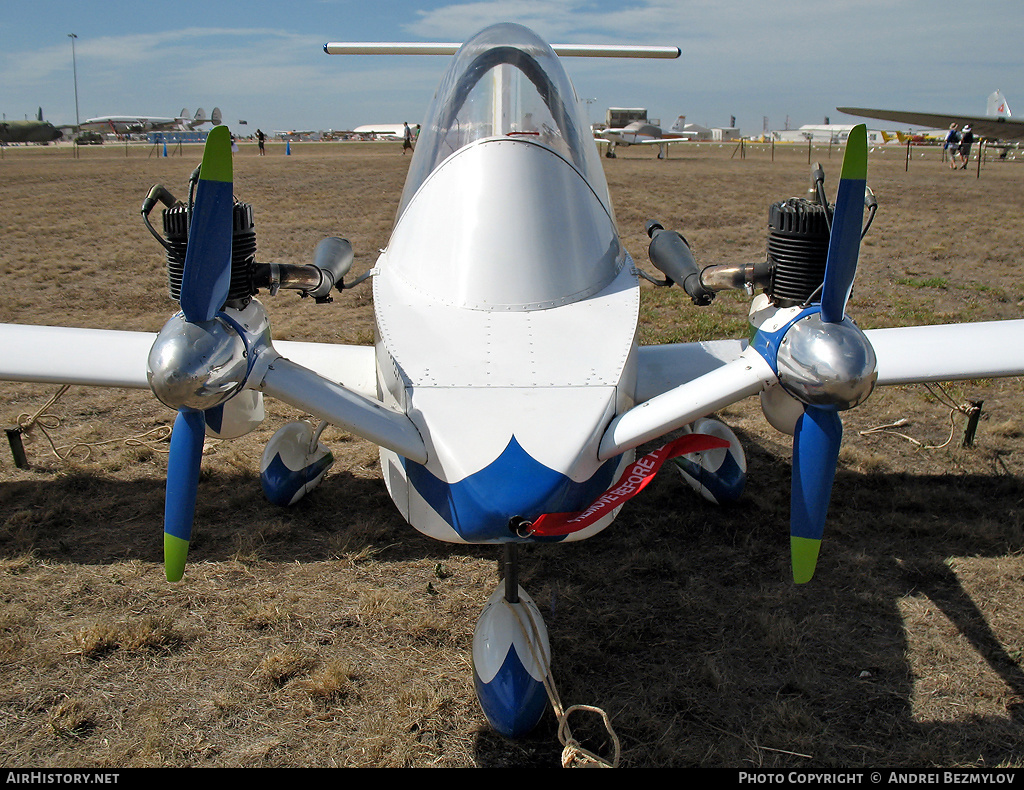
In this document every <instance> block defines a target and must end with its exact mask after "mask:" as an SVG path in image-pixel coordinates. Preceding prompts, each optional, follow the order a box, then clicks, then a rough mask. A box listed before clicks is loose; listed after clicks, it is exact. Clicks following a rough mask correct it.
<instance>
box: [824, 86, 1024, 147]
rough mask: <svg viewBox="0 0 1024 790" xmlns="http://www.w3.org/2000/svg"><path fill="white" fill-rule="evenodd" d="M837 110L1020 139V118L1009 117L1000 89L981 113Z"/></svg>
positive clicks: (1022, 135)
mask: <svg viewBox="0 0 1024 790" xmlns="http://www.w3.org/2000/svg"><path fill="white" fill-rule="evenodd" d="M836 109H837V110H839V112H845V113H846V114H847V115H857V116H859V117H861V118H879V119H881V120H884V121H899V122H900V123H907V124H912V125H914V126H920V127H923V128H926V129H948V128H949V126H950V124H954V123H955V124H956V125H957V126H959V127H961V128H963V126H964V124H970V125H971V128H972V130H973V131H974V134H975V136H976V137H982V138H984V139H986V140H1004V141H1011V140H1024V121H1022V120H1019V119H1016V118H1013V117H1011V115H1010V107H1009V105H1008V104H1007V103H1006V99H1005V98H1003V94H1002V92H1001V91H998V90H997V91H993V92H992V93H991V94H990V95H989V97H988V102H987V108H986V111H985V115H955V114H941V113H928V112H911V111H908V110H872V109H867V108H865V107H837V108H836Z"/></svg>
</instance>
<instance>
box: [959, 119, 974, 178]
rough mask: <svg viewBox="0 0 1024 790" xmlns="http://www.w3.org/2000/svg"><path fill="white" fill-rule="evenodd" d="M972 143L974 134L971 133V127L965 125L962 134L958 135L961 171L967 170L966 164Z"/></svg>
mask: <svg viewBox="0 0 1024 790" xmlns="http://www.w3.org/2000/svg"><path fill="white" fill-rule="evenodd" d="M973 142H974V132H973V131H971V125H970V124H966V125H965V126H964V132H963V134H961V135H960V159H961V160H962V161H963V164H962V165H961V166H960V169H961V170H966V169H967V162H968V160H970V158H971V143H973Z"/></svg>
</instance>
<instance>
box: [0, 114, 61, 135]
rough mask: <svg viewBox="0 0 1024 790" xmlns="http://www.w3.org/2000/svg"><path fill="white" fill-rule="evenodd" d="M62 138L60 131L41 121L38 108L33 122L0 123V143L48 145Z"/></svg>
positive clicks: (41, 116)
mask: <svg viewBox="0 0 1024 790" xmlns="http://www.w3.org/2000/svg"><path fill="white" fill-rule="evenodd" d="M62 136H63V133H62V132H61V130H60V129H58V128H57V127H55V126H54V125H53V124H52V123H50V122H49V121H44V120H43V108H42V107H40V108H39V111H38V112H37V113H36V118H35V120H34V121H28V120H26V121H3V122H0V143H48V142H50V141H51V140H59V139H60V138H61V137H62Z"/></svg>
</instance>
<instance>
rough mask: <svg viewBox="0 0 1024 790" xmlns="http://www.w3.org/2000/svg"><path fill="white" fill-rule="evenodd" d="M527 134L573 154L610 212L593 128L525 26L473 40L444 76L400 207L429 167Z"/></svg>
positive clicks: (504, 27)
mask: <svg viewBox="0 0 1024 790" xmlns="http://www.w3.org/2000/svg"><path fill="white" fill-rule="evenodd" d="M499 136H506V137H517V136H522V137H526V138H528V139H531V140H534V141H536V142H540V143H542V144H544V145H545V146H547V147H549V148H551V149H552V150H553V151H555V152H557V153H558V154H559V155H561V156H562V157H564V158H565V159H566V160H567V161H569V162H570V163H571V164H572V165H573V166H574V167H575V168H576V169H577V170H579V171H580V173H581V174H582V175H583V177H584V178H585V179H586V180H587V182H588V183H589V184H590V186H591V188H592V189H593V190H594V192H595V194H596V195H597V196H598V198H599V199H600V201H601V202H602V203H603V204H604V206H605V208H606V209H607V210H608V212H609V214H611V201H610V200H609V198H608V187H607V184H606V182H605V178H604V170H603V169H602V166H601V160H600V157H599V156H598V153H597V146H596V145H595V144H594V139H593V134H592V132H591V130H590V127H589V124H588V123H587V120H586V114H585V113H584V112H582V111H581V107H580V102H579V100H578V98H577V97H576V92H575V90H574V89H573V87H572V83H571V82H570V81H569V77H568V76H567V75H566V73H565V70H564V69H563V68H562V65H561V63H560V62H559V60H558V56H557V55H555V53H554V51H553V50H552V49H551V47H550V46H548V44H547V43H545V42H544V41H543V40H542V39H540V38H539V37H538V36H537V35H536V34H535V33H533V32H532V31H531V30H529V29H528V28H525V27H522V26H521V25H516V24H511V23H504V24H499V25H493V26H491V27H489V28H486V29H485V30H483V31H481V32H480V33H478V34H477V35H476V36H474V37H473V38H471V39H470V40H468V41H467V42H466V43H465V44H463V46H462V47H461V48H460V49H459V51H458V52H457V53H456V55H455V57H454V58H453V59H452V63H451V65H450V66H449V68H448V71H447V72H446V73H445V75H444V77H443V78H442V80H441V84H440V86H439V87H438V89H437V93H436V94H435V95H434V100H433V102H432V104H431V106H430V108H429V110H428V112H427V117H426V119H425V121H424V123H423V125H422V127H421V130H420V135H419V139H418V141H417V143H416V152H415V154H414V156H413V161H412V163H411V166H410V169H409V174H408V177H407V179H406V183H405V190H404V192H403V193H402V202H401V204H400V206H399V214H401V212H402V211H403V210H404V209H405V206H406V205H407V204H408V203H409V201H410V200H411V199H412V196H413V195H414V194H415V193H416V190H418V189H419V187H420V185H421V184H422V183H423V182H424V180H425V179H426V178H427V177H428V176H429V175H430V173H431V172H433V171H434V169H435V168H437V166H438V165H440V164H441V163H442V162H444V161H445V160H446V159H447V158H448V157H449V156H451V155H452V154H453V153H455V152H456V151H458V150H459V149H461V148H464V147H465V146H467V145H469V144H470V143H472V142H475V141H477V140H481V139H485V138H493V137H499Z"/></svg>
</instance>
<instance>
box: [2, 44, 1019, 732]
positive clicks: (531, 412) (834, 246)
mask: <svg viewBox="0 0 1024 790" xmlns="http://www.w3.org/2000/svg"><path fill="white" fill-rule="evenodd" d="M411 46H412V45H335V44H329V45H328V46H327V47H326V49H327V51H328V52H359V51H369V52H381V51H383V52H403V51H413V52H418V51H421V49H422V45H415V48H411ZM441 51H446V52H449V51H453V52H454V57H453V59H452V61H451V65H450V67H449V68H448V70H447V72H446V73H445V75H444V77H443V79H442V81H441V84H440V87H439V88H438V90H437V93H436V95H435V97H434V100H433V103H432V104H431V106H430V108H429V111H428V114H427V117H426V118H425V119H424V122H423V123H422V131H421V134H420V137H419V141H418V144H417V146H416V151H415V155H414V157H413V159H412V162H411V163H410V169H409V174H408V179H407V181H406V184H405V189H404V192H403V194H402V197H401V203H400V207H399V210H398V214H397V220H396V223H395V227H394V231H393V233H392V236H391V239H390V241H389V243H388V245H387V248H386V249H385V250H384V251H383V252H382V253H381V255H380V257H379V258H378V260H377V262H376V265H375V266H374V267H373V268H372V270H370V271H369V272H368V273H367V274H366V275H364V277H363V278H360V279H364V278H369V279H371V280H372V284H373V297H374V306H375V316H376V340H375V344H374V346H373V347H365V348H358V347H351V346H332V345H329V344H319V343H295V342H290V343H286V342H279V343H275V342H274V341H273V340H272V337H271V329H270V324H269V321H268V319H267V315H266V312H265V311H264V308H263V305H262V304H261V303H260V302H259V301H258V300H256V299H255V298H254V297H255V295H256V293H257V287H262V288H266V289H268V290H269V291H270V292H271V293H274V292H276V290H277V289H278V288H282V287H283V288H295V289H300V290H302V291H303V292H305V293H307V294H309V295H312V296H314V297H315V298H316V299H317V300H325V299H329V298H330V296H329V295H330V293H331V292H332V291H333V290H335V289H340V288H342V287H343V286H344V287H351V286H352V285H355V284H356V283H355V282H353V283H350V284H348V285H346V284H345V283H344V281H343V278H344V276H345V275H346V274H347V272H348V270H349V267H350V266H351V262H352V250H351V247H350V246H349V245H348V243H347V242H345V241H343V240H341V239H333V238H332V239H327V240H325V241H324V242H322V243H321V245H320V246H319V247H318V250H317V255H316V259H315V261H314V264H313V265H312V266H283V265H276V264H257V263H254V262H253V260H254V252H252V251H249V252H247V251H246V248H245V244H244V243H243V242H244V238H243V237H244V234H242V235H240V234H239V231H238V227H239V225H242V226H244V225H245V222H244V217H245V212H246V209H247V207H246V205H245V204H242V203H239V202H238V201H236V200H235V199H234V197H233V190H232V172H231V155H230V138H229V133H228V130H227V128H225V127H216V128H215V129H214V130H213V131H212V132H211V133H210V137H209V141H208V143H207V146H206V152H205V154H204V157H203V162H202V165H201V168H200V169H199V171H198V178H197V179H196V178H194V179H193V181H194V193H195V194H194V200H193V199H192V198H191V197H190V199H189V201H188V203H187V204H185V205H183V204H181V203H180V202H177V201H174V200H173V198H171V197H170V195H169V193H167V192H166V191H165V190H162V189H154V191H153V192H151V193H150V196H149V197H148V198H147V201H146V203H144V204H143V214H144V216H145V215H148V212H149V210H150V209H152V208H153V206H154V205H155V203H156V202H157V201H163V202H164V203H165V205H166V206H167V208H166V210H165V211H164V217H165V222H164V227H165V232H166V233H167V234H168V235H170V234H171V233H172V231H173V232H174V233H176V234H178V235H179V236H180V237H181V238H186V239H187V246H186V251H185V252H184V254H183V256H182V258H183V260H182V261H181V264H182V265H181V267H180V271H178V272H177V273H176V274H175V273H173V272H172V278H171V279H172V282H177V283H178V284H179V285H178V286H177V287H179V289H180V290H179V291H178V298H179V301H180V305H181V311H180V312H179V313H177V314H176V315H174V316H173V317H172V318H171V319H170V320H169V321H168V322H167V324H166V325H165V326H164V328H163V329H162V330H161V331H160V333H159V335H157V336H153V335H149V334H145V333H135V332H118V331H101V330H86V329H71V328H59V327H32V326H22V325H3V326H0V344H2V347H3V348H4V354H3V357H2V359H0V378H2V379H8V380H16V381H37V382H54V383H73V384H85V385H97V386H110V387H151V388H152V390H153V392H154V393H155V394H156V396H157V397H158V398H159V399H160V400H161V401H162V402H163V403H165V404H167V405H168V406H170V407H172V408H174V409H177V410H178V416H177V418H176V420H175V425H174V431H173V435H172V439H171V451H170V458H169V462H168V472H167V506H166V519H165V557H166V560H165V561H166V569H167V575H168V578H169V579H171V580H177V579H179V578H180V577H181V576H182V573H183V571H184V565H185V555H186V552H187V549H188V541H189V538H190V536H191V530H192V520H193V512H194V505H195V498H196V494H197V488H198V473H199V467H200V461H201V455H202V448H203V439H204V436H205V435H206V433H207V432H210V433H213V434H214V435H217V436H222V437H230V436H234V435H240V434H241V433H244V432H245V431H247V430H250V429H251V428H253V427H254V426H255V425H256V424H258V422H259V420H260V419H261V418H262V416H263V403H262V398H263V396H270V397H274V398H277V399H279V400H281V401H284V402H285V403H288V404H290V405H292V406H294V407H295V408H296V409H299V410H301V411H302V412H303V413H306V414H312V415H315V416H316V417H317V418H318V419H320V420H323V421H324V422H325V423H333V424H334V425H337V426H340V427H342V428H344V429H345V430H348V431H351V432H352V433H354V434H357V435H359V436H361V437H364V438H366V439H368V440H370V441H372V442H374V443H376V444H377V445H379V446H380V448H381V449H380V458H381V468H382V472H383V477H384V481H385V483H386V485H387V488H388V491H389V493H390V495H391V497H392V499H393V500H394V502H395V504H396V505H397V507H398V509H399V510H400V511H401V513H402V515H403V516H404V517H405V519H407V520H408V522H409V523H410V524H411V525H412V526H413V527H415V528H416V529H417V530H420V531H421V532H423V533H426V534H427V535H430V536H431V537H434V538H437V539H439V540H442V541H451V542H465V543H493V544H502V545H503V547H504V549H505V551H506V554H507V557H506V568H507V571H506V576H505V580H504V582H503V584H501V585H499V586H498V588H497V589H496V590H495V593H494V595H492V596H491V599H490V601H489V602H488V604H487V605H486V606H485V608H484V611H483V613H482V615H481V618H480V621H479V623H478V625H477V631H476V635H475V639H474V646H473V656H474V659H473V664H474V675H475V682H476V687H477V691H478V696H479V698H480V701H481V704H482V707H483V709H484V711H485V713H486V715H487V717H488V718H489V720H490V721H491V723H492V724H493V726H494V727H495V728H496V729H497V730H499V731H500V732H502V733H503V734H506V735H512V736H515V735H521V734H523V733H525V732H527V731H528V730H530V729H531V728H532V727H533V726H534V725H535V724H536V723H537V721H538V720H539V719H540V716H541V715H542V713H543V711H544V709H545V706H546V704H547V697H546V692H545V687H544V679H545V677H546V674H547V672H548V668H547V665H548V662H549V660H550V649H549V646H548V640H547V634H546V630H545V627H544V624H543V621H542V619H541V617H540V614H539V612H538V611H537V608H536V606H534V605H533V602H532V601H531V600H530V598H529V597H528V596H527V594H526V593H525V592H524V591H523V590H522V589H521V588H520V587H519V584H518V581H517V576H516V562H515V548H516V546H518V545H519V544H521V543H529V542H549V543H550V542H560V541H561V542H568V541H574V540H582V539H585V538H588V537H590V536H592V535H594V534H596V533H598V532H600V531H601V530H603V529H605V528H606V527H607V526H608V525H609V524H610V523H611V522H612V520H613V519H614V517H615V515H616V513H617V512H618V509H619V507H621V505H622V503H623V502H624V501H626V499H627V498H628V497H629V496H630V495H632V494H633V493H635V492H636V491H637V490H639V488H641V487H642V486H643V485H644V484H645V483H646V481H647V480H649V479H650V477H651V475H653V474H654V472H656V471H657V468H658V467H659V466H660V464H661V463H662V462H663V461H665V460H666V459H667V458H670V457H673V456H679V458H678V460H679V461H680V468H681V469H682V470H683V472H684V476H685V477H687V479H688V481H689V482H690V483H691V485H693V486H694V487H695V488H697V489H698V490H699V491H700V492H701V493H702V494H703V495H705V496H706V497H708V498H709V499H712V500H716V501H721V500H723V499H730V498H735V497H736V496H737V495H738V494H739V491H740V490H741V489H742V484H743V480H744V479H745V462H744V459H743V453H742V450H741V448H740V446H739V443H738V441H737V440H736V437H735V435H734V434H732V432H731V431H729V429H728V428H726V427H725V426H724V425H722V424H721V423H719V422H717V421H715V420H712V419H709V415H711V414H712V413H713V412H715V411H716V410H718V409H721V408H722V407H725V406H727V405H729V404H730V403H733V402H735V401H738V400H740V399H743V398H746V397H748V396H751V395H758V394H759V395H760V396H761V399H762V404H763V407H764V411H765V414H766V416H767V418H768V419H769V421H770V422H771V423H772V424H773V425H774V426H776V427H777V428H779V429H780V430H783V431H787V432H789V433H791V434H793V436H794V445H793V450H794V458H793V484H792V513H791V533H792V546H793V563H794V576H795V578H796V580H797V581H798V582H805V581H807V580H809V579H810V578H811V574H812V573H813V570H814V565H815V562H816V559H817V554H818V545H819V543H820V539H821V535H822V530H823V527H824V522H825V515H826V510H827V507H828V502H829V496H830V492H831V487H832V479H833V476H834V474H835V468H836V461H837V456H838V453H839V444H840V439H841V432H842V426H841V423H840V417H839V414H840V412H841V411H843V410H845V409H848V408H851V407H853V406H856V405H857V404H859V403H861V402H862V401H863V400H864V399H865V398H867V397H868V395H869V394H870V393H871V391H872V389H873V387H874V386H876V384H901V383H911V382H921V381H931V380H935V381H945V380H951V379H969V378H988V377H994V376H1016V375H1022V374H1024V321H1004V322H994V323H978V324H960V325H948V326H928V327H907V328H894V329H880V330H874V331H869V332H862V331H861V330H860V329H859V328H858V327H857V326H856V325H855V324H854V323H853V322H852V321H851V320H850V319H849V318H848V317H846V315H845V311H846V303H847V299H848V297H849V294H850V290H851V288H852V284H853V279H854V274H855V269H856V264H857V256H858V249H859V243H860V238H861V235H862V230H863V228H862V225H863V223H864V211H865V205H866V204H867V205H868V206H869V208H870V209H871V211H872V214H873V211H874V205H873V199H872V196H871V194H870V190H866V186H865V175H866V166H867V149H866V135H865V130H864V127H863V126H861V127H858V129H857V130H855V131H854V133H853V134H851V136H850V141H849V144H848V146H847V152H846V154H845V159H844V163H843V172H842V179H841V181H840V184H839V190H838V197H837V199H836V202H835V204H834V205H833V204H829V202H828V200H827V199H826V198H825V195H824V190H823V188H822V181H823V177H822V176H820V175H819V177H818V178H817V180H816V184H817V187H816V188H817V191H818V195H817V198H816V199H791V200H789V201H785V202H784V203H780V204H776V206H775V207H773V214H772V216H773V220H772V224H773V232H774V233H777V234H778V236H779V238H780V244H782V245H783V246H784V247H786V249H787V250H788V251H789V252H788V253H787V254H784V255H783V254H780V255H778V256H777V257H773V255H772V254H771V249H772V246H771V243H769V256H768V260H767V261H765V262H764V263H760V264H756V265H741V266H731V265H723V266H709V267H706V268H704V269H703V270H702V269H699V268H698V267H697V265H696V263H695V262H694V260H693V258H692V256H691V255H690V254H689V250H688V248H687V246H686V243H685V241H684V240H683V238H682V237H681V236H680V235H679V234H678V233H675V232H672V231H667V230H665V229H664V228H662V227H661V226H660V225H658V224H657V223H650V224H649V227H648V232H649V234H650V236H651V238H652V244H651V249H650V255H651V259H652V261H653V262H654V263H655V265H656V266H657V267H658V268H659V269H660V270H661V271H662V272H663V273H664V275H665V280H664V281H663V282H662V281H660V280H659V281H658V282H659V283H660V284H663V285H671V284H672V283H677V284H679V285H680V286H682V287H683V288H685V289H686V291H687V293H688V294H689V295H690V296H691V297H692V299H693V301H694V302H695V303H698V304H707V303H709V302H711V300H712V299H713V298H714V296H715V294H716V292H717V291H719V290H723V289H725V288H745V289H747V290H748V291H749V292H751V293H753V291H754V286H757V287H758V289H759V290H761V291H762V292H761V293H759V295H758V296H756V298H754V300H753V304H752V307H751V311H750V321H751V325H752V330H751V337H752V339H751V340H749V341H748V340H745V339H744V340H739V339H737V340H721V341H715V342H703V343H683V344H677V345H666V346H654V347H650V346H647V347H642V346H639V345H638V343H637V327H638V318H639V305H640V286H639V276H640V272H638V270H637V269H636V268H635V267H634V264H633V261H632V259H631V258H630V256H629V254H628V253H627V252H626V250H625V249H624V248H623V246H622V244H621V242H620V239H619V234H618V230H617V228H616V223H615V219H614V214H613V211H612V206H611V201H610V199H609V192H608V187H607V185H606V182H605V177H604V172H603V170H602V164H601V158H600V156H599V154H598V151H597V146H596V145H595V143H594V139H593V136H592V134H591V131H590V128H589V126H588V124H587V121H586V113H585V109H583V108H582V107H581V104H580V102H579V101H578V99H577V97H576V95H575V93H574V90H573V87H572V85H571V83H570V81H569V78H568V77H567V75H566V72H565V71H564V70H563V67H562V63H561V61H560V60H559V55H558V53H559V52H561V53H562V54H563V55H591V56H601V55H607V56H666V57H676V56H678V54H679V51H678V50H677V49H674V48H638V47H625V48H609V47H595V48H587V47H567V46H563V47H559V48H558V49H557V50H556V49H553V48H552V47H549V46H548V45H547V44H545V43H544V42H543V41H541V40H540V39H539V38H538V37H537V36H536V35H534V34H533V33H532V32H530V31H529V30H527V29H525V28H523V27H520V26H518V25H512V24H502V25H496V26H493V27H489V28H487V29H485V30H484V31H482V32H481V33H479V34H478V35H476V36H475V37H473V38H472V39H470V40H469V41H467V42H466V43H465V44H463V45H461V46H457V45H442V49H441ZM249 216H250V217H251V212H250V215H249ZM239 217H241V219H239ZM147 224H148V220H147ZM868 224H870V220H868ZM150 228H151V230H153V228H152V226H150ZM243 230H244V228H243ZM153 233H154V235H155V236H157V237H158V238H160V236H159V234H158V233H157V232H156V231H155V230H153ZM819 242H821V243H820V244H819ZM164 243H165V244H167V245H168V246H169V248H170V247H173V244H171V242H170V241H167V240H164ZM787 245H788V246H787ZM826 251H827V252H826ZM644 276H647V277H648V279H652V278H650V277H649V276H648V275H644ZM175 277H177V280H175ZM174 288H175V286H174V285H172V293H173V292H174ZM670 433H672V434H674V435H675V437H676V438H674V439H673V441H671V442H669V443H668V444H666V445H665V446H663V447H661V448H660V449H658V450H656V451H654V452H652V453H650V454H649V455H645V456H643V457H642V458H640V459H639V460H635V459H634V453H633V451H634V448H637V447H638V446H640V445H642V444H645V443H647V442H650V441H651V440H655V439H658V438H659V437H663V436H666V435H668V434H670ZM318 436H319V432H318V431H317V430H316V429H315V428H314V426H312V425H310V424H307V423H305V422H297V423H294V424H291V425H289V426H286V427H285V428H283V429H282V430H281V431H280V432H278V434H277V435H275V437H274V438H273V439H272V440H271V442H270V444H269V446H268V448H267V450H266V452H265V453H264V456H263V462H262V465H261V468H262V469H263V470H264V471H263V474H262V482H263V486H264V490H265V491H266V492H267V495H268V496H269V497H270V498H271V499H272V500H273V501H277V502H282V503H285V504H287V503H289V502H292V501H295V500H296V499H297V498H299V497H300V496H302V495H303V494H304V493H305V492H307V491H308V490H309V489H311V488H312V487H313V486H315V484H316V483H317V482H318V481H319V479H320V478H321V477H322V475H323V473H324V471H325V470H326V468H327V466H329V464H330V461H331V456H330V452H329V451H328V450H327V449H326V448H325V447H323V446H322V445H321V444H320V443H319V441H318Z"/></svg>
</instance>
